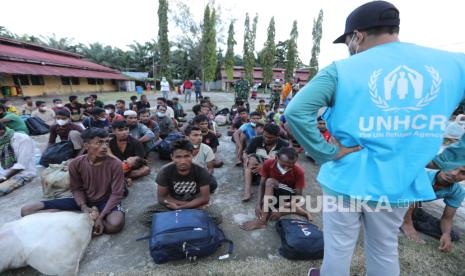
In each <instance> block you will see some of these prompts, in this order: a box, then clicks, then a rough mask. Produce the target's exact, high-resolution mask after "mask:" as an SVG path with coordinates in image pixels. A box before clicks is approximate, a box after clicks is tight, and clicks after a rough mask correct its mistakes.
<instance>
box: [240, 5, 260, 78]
mask: <svg viewBox="0 0 465 276" xmlns="http://www.w3.org/2000/svg"><path fill="white" fill-rule="evenodd" d="M257 23H258V15H255V17H254V19H253V25H252V28H250V19H249V14H248V13H247V14H246V18H245V24H244V27H245V30H244V56H243V59H244V71H245V79H246V80H248V81H249V83H253V68H254V66H255V38H256V35H257Z"/></svg>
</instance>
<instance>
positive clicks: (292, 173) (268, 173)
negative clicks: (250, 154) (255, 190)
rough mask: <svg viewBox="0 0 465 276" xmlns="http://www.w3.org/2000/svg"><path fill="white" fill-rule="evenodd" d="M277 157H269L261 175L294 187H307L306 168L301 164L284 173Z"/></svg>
mask: <svg viewBox="0 0 465 276" xmlns="http://www.w3.org/2000/svg"><path fill="white" fill-rule="evenodd" d="M277 162H278V160H277V159H268V160H266V161H265V163H263V166H262V170H261V171H260V175H261V176H263V177H265V178H273V179H276V181H278V182H279V183H282V184H286V185H287V186H289V187H290V188H292V189H303V188H304V187H305V175H304V170H303V169H302V167H300V166H299V165H297V164H295V165H294V167H293V168H292V169H291V170H289V171H287V172H286V173H285V174H284V175H283V174H281V172H280V171H279V170H278V167H277Z"/></svg>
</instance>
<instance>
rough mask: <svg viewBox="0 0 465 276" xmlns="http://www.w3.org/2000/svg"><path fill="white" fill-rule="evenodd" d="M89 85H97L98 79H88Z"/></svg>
mask: <svg viewBox="0 0 465 276" xmlns="http://www.w3.org/2000/svg"><path fill="white" fill-rule="evenodd" d="M87 84H91V85H94V84H97V79H94V78H87Z"/></svg>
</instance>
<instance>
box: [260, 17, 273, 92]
mask: <svg viewBox="0 0 465 276" xmlns="http://www.w3.org/2000/svg"><path fill="white" fill-rule="evenodd" d="M275 32H276V31H275V23H274V16H273V17H271V20H270V24H269V25H268V35H267V39H266V42H265V45H264V49H263V52H262V54H261V65H262V68H263V82H264V83H265V84H266V85H267V86H268V84H269V83H270V82H271V81H272V80H273V66H274V64H275V60H276V44H275V42H274V39H275ZM267 86H266V87H267ZM266 87H265V89H266Z"/></svg>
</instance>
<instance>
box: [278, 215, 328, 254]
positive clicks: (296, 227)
mask: <svg viewBox="0 0 465 276" xmlns="http://www.w3.org/2000/svg"><path fill="white" fill-rule="evenodd" d="M276 230H277V231H278V233H279V235H280V236H281V248H279V254H281V255H282V256H283V257H285V258H287V259H291V260H307V259H311V260H316V259H321V258H323V249H324V242H323V232H321V231H320V230H319V229H318V227H317V226H315V225H313V224H311V223H310V222H308V221H304V220H298V219H281V220H279V221H278V222H277V223H276Z"/></svg>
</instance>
